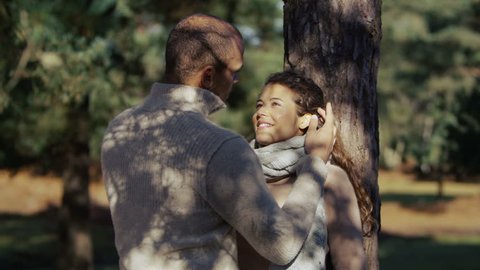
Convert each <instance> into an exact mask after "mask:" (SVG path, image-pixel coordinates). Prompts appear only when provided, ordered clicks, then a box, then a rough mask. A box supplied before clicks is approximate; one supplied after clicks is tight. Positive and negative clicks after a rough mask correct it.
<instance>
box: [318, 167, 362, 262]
mask: <svg viewBox="0 0 480 270" xmlns="http://www.w3.org/2000/svg"><path fill="white" fill-rule="evenodd" d="M328 170H329V172H328V177H327V181H326V182H325V206H326V211H327V221H328V223H327V231H328V245H329V250H330V257H331V261H332V265H333V268H334V269H349V270H366V269H367V266H366V256H365V251H364V249H363V237H362V224H361V219H360V210H359V208H358V205H357V198H356V196H355V191H354V190H353V186H352V185H351V183H350V181H349V179H348V176H347V174H346V172H345V171H344V170H343V169H341V168H340V167H338V166H334V165H329V166H328Z"/></svg>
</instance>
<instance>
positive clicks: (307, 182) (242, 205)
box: [205, 138, 327, 265]
mask: <svg viewBox="0 0 480 270" xmlns="http://www.w3.org/2000/svg"><path fill="white" fill-rule="evenodd" d="M326 173H327V168H326V165H325V164H324V163H323V161H321V160H320V159H319V158H316V157H310V156H307V157H305V158H304V159H303V160H302V161H301V164H300V168H299V176H300V175H301V177H299V179H298V180H297V181H296V183H295V185H294V186H293V189H292V192H291V195H290V196H289V200H288V201H287V202H286V203H285V205H284V206H283V208H282V209H280V208H279V207H278V205H277V203H276V201H275V199H274V198H273V197H272V195H271V194H270V192H269V191H268V188H267V186H266V184H265V180H264V176H263V172H262V169H261V167H260V163H259V161H258V158H257V156H256V155H255V153H254V152H253V150H252V149H251V148H250V146H249V145H248V144H247V142H246V141H244V140H243V139H241V138H235V139H231V140H229V141H227V142H225V143H224V144H223V145H222V146H221V147H220V148H219V149H218V151H217V152H216V153H215V154H214V156H213V157H212V159H211V160H210V163H209V166H208V172H207V194H206V196H205V197H206V200H207V201H208V202H209V203H210V204H211V206H212V207H213V208H214V209H215V210H216V211H217V212H218V213H219V214H220V215H221V216H222V217H223V218H224V219H225V220H226V221H227V222H228V223H229V224H231V225H232V226H233V227H234V228H235V229H236V230H237V231H238V232H240V233H241V234H242V235H243V236H244V237H245V239H246V240H247V241H248V242H249V243H250V244H251V245H252V247H254V248H255V250H257V252H258V253H260V254H261V255H262V256H264V257H265V258H267V259H268V260H270V261H271V262H273V263H275V264H279V265H285V264H288V263H289V262H290V261H291V260H293V258H295V256H296V255H297V254H298V252H299V251H300V248H301V247H302V245H303V242H304V241H305V239H306V237H307V235H308V232H309V230H310V227H311V225H312V222H313V217H314V215H315V210H316V208H317V205H318V203H319V200H320V198H321V196H322V189H323V183H324V179H325V177H326Z"/></svg>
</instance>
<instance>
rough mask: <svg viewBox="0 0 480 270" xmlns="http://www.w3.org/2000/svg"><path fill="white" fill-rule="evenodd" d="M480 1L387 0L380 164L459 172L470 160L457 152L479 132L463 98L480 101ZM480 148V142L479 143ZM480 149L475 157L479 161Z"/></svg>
mask: <svg viewBox="0 0 480 270" xmlns="http://www.w3.org/2000/svg"><path fill="white" fill-rule="evenodd" d="M478 5H479V2H478V1H474V0H470V1H468V0H465V1H447V0H442V1H429V0H422V1H410V0H402V1H388V2H384V3H383V11H382V17H383V40H382V55H381V65H380V70H379V74H378V91H379V103H380V104H379V105H380V106H379V109H380V113H379V114H380V123H381V125H380V136H381V138H380V141H381V151H382V153H383V155H382V157H381V161H382V164H383V165H385V166H387V167H389V166H396V165H398V164H399V163H401V162H402V161H413V162H414V163H415V164H417V165H418V167H419V168H420V169H421V170H422V172H423V173H432V172H458V171H464V170H470V169H472V167H471V165H469V164H468V163H465V162H463V161H459V160H458V159H457V158H454V156H458V155H461V153H460V152H459V151H460V149H462V145H464V143H465V140H460V137H459V136H457V135H454V133H455V132H454V131H455V130H463V131H464V133H462V134H464V135H467V134H468V135H467V136H472V137H475V136H476V135H475V134H478V133H476V132H475V130H474V129H473V128H472V127H473V126H474V125H473V126H472V127H471V126H468V125H466V124H465V123H463V122H461V121H460V119H464V118H466V119H476V121H474V122H475V124H476V125H478V121H479V119H480V118H478V117H477V118H475V117H474V115H475V114H478V109H476V111H472V110H470V111H468V110H465V101H466V100H470V99H476V100H477V102H478V91H479V90H480V89H479V88H478V86H477V85H478V81H479V74H478V66H480V58H479V57H478V52H479V51H480V50H479V49H480V33H479V31H478V28H476V27H475V24H474V22H475V21H476V18H477V19H478V7H477V14H476V13H474V10H475V9H474V8H473V7H475V6H478ZM474 148H475V149H476V150H480V149H479V148H478V147H474ZM479 157H480V154H479V152H478V151H477V152H476V153H472V156H470V158H473V159H475V160H479Z"/></svg>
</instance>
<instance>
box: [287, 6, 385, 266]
mask: <svg viewBox="0 0 480 270" xmlns="http://www.w3.org/2000/svg"><path fill="white" fill-rule="evenodd" d="M284 4H285V5H284V36H285V68H286V69H293V70H297V71H300V72H301V73H303V74H305V75H306V76H308V77H310V78H312V79H313V80H314V81H315V83H317V84H318V85H319V86H320V87H321V88H322V89H323V90H324V92H325V95H326V100H327V101H331V102H332V105H333V109H334V112H335V116H336V119H337V124H338V125H337V127H338V132H339V134H340V136H341V137H342V140H343V142H344V144H345V147H346V150H347V152H348V154H349V155H350V156H351V157H352V159H353V161H354V164H355V165H356V166H358V167H359V169H360V170H359V171H360V172H362V175H361V177H362V179H363V184H364V186H365V188H366V189H367V191H368V192H369V193H370V196H371V198H372V201H373V203H374V208H375V209H374V214H375V217H376V219H377V221H378V224H380V196H379V191H378V182H377V177H378V155H379V145H378V115H377V114H378V112H377V94H376V82H377V79H376V78H377V70H378V62H379V54H380V52H379V48H380V39H381V18H380V8H381V0H373V1H365V0H348V1H347V0H323V1H314V0H296V1H294V0H284ZM364 247H365V250H366V252H367V257H368V258H367V260H368V268H369V269H374V270H376V269H379V264H378V231H377V234H373V235H372V236H371V237H365V238H364Z"/></svg>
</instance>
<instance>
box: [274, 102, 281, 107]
mask: <svg viewBox="0 0 480 270" xmlns="http://www.w3.org/2000/svg"><path fill="white" fill-rule="evenodd" d="M272 106H274V107H277V106H281V104H280V103H279V102H273V103H272Z"/></svg>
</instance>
